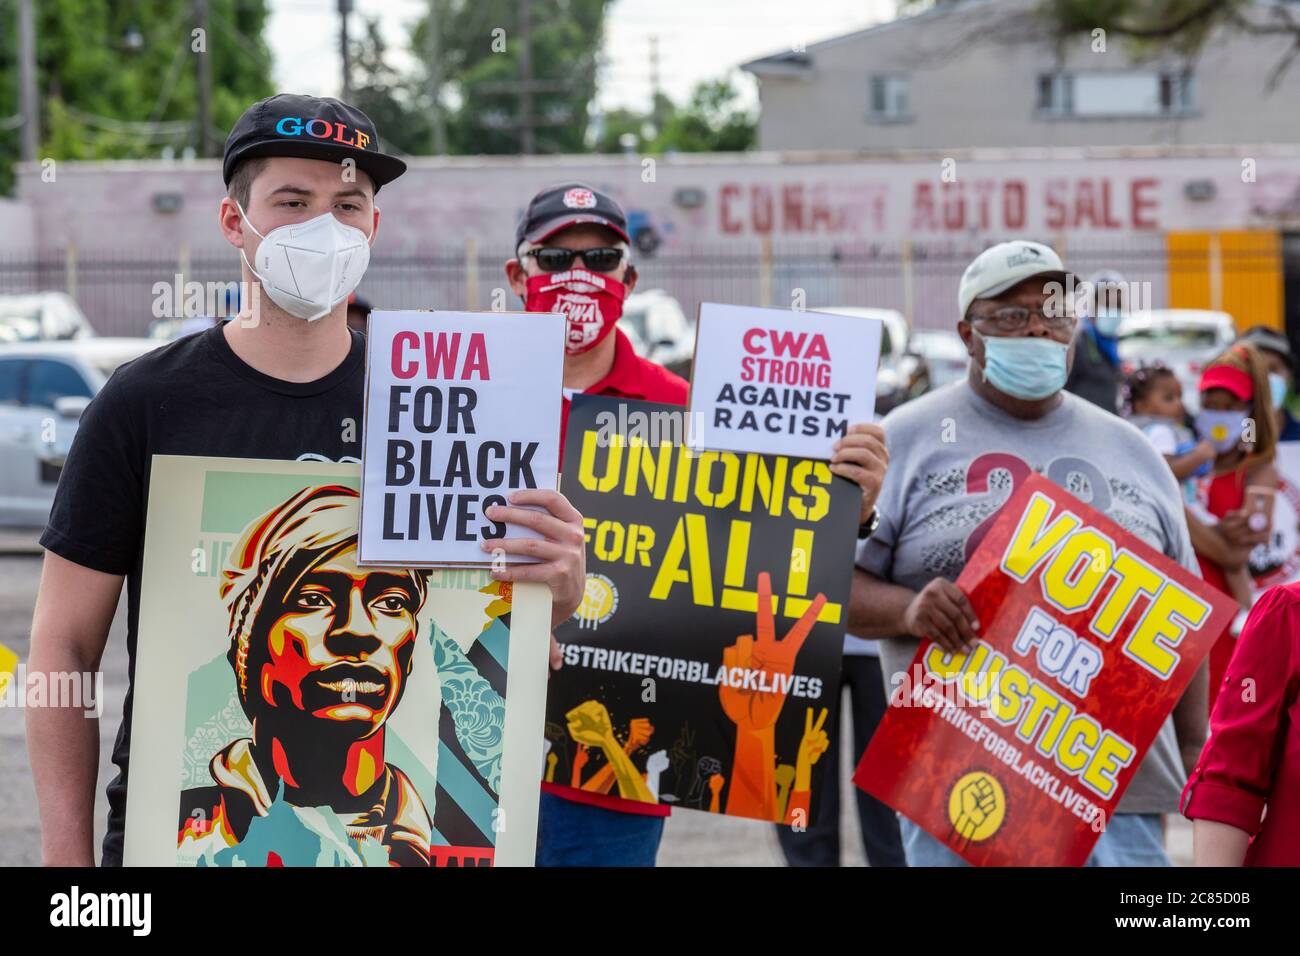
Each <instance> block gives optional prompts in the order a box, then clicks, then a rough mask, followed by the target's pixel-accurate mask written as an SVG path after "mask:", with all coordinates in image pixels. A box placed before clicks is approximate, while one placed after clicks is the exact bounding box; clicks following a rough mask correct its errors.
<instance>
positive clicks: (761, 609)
mask: <svg viewBox="0 0 1300 956" xmlns="http://www.w3.org/2000/svg"><path fill="white" fill-rule="evenodd" d="M825 603H826V595H824V594H818V595H817V597H815V598H814V599H813V601H812V603H811V604H810V605H808V609H807V610H805V611H804V612H803V615H802V616H801V617H800V618H799V620H797V621H796V622H795V623H794V625H793V626H792V627H791V628H790V630H789V632H788V633H787V634H786V636H785V639H784V640H780V641H778V640H777V639H776V624H775V622H774V620H773V615H772V578H771V576H770V575H769V574H768V573H767V572H766V571H764V572H763V573H761V574H760V575H759V576H758V621H757V623H758V627H757V631H758V639H757V640H755V639H754V638H753V637H752V636H751V635H749V634H742V635H740V637H738V638H736V643H735V644H733V645H732V646H731V647H728V648H724V649H723V651H722V665H723V666H724V667H726V668H727V670H728V673H730V670H731V668H733V667H739V668H741V669H742V670H750V669H752V670H759V671H763V672H765V673H766V674H767V675H768V681H767V683H768V684H769V686H770V685H771V684H772V683H773V678H774V676H775V675H777V674H790V673H792V672H793V671H794V660H795V658H796V657H797V656H798V654H799V649H800V648H801V647H803V642H804V641H805V640H807V639H808V634H809V632H811V631H812V626H813V624H814V623H816V621H817V615H818V614H820V613H821V610H822V606H823V605H825ZM718 696H719V697H720V698H721V701H722V709H723V710H724V711H725V712H726V714H727V716H728V717H729V718H731V720H732V721H733V722H735V724H736V727H737V729H738V730H743V731H751V732H752V731H755V730H763V729H766V728H768V727H770V726H772V725H773V724H774V723H776V718H777V717H779V716H780V714H781V707H782V706H783V705H784V704H785V697H786V695H785V693H783V692H777V691H761V690H746V689H744V688H743V687H732V686H730V685H729V684H719V685H718Z"/></svg>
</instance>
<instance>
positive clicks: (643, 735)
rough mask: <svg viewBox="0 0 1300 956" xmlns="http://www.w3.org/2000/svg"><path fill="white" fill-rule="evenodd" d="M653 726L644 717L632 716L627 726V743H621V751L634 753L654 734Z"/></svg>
mask: <svg viewBox="0 0 1300 956" xmlns="http://www.w3.org/2000/svg"><path fill="white" fill-rule="evenodd" d="M654 732H655V728H654V725H653V724H652V723H650V721H649V719H648V718H646V717H633V718H632V720H631V722H630V723H629V724H628V728H627V743H625V744H624V745H623V752H624V753H626V754H634V753H636V752H637V751H638V750H640V749H641V748H642V747H644V746H645V745H646V744H648V743H649V742H650V738H651V737H652V736H654Z"/></svg>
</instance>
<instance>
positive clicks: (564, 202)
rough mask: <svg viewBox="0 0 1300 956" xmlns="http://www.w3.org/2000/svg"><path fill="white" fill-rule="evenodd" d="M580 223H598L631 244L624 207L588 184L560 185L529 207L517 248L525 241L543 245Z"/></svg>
mask: <svg viewBox="0 0 1300 956" xmlns="http://www.w3.org/2000/svg"><path fill="white" fill-rule="evenodd" d="M580 222H594V223H597V224H599V225H602V226H608V227H609V228H610V229H613V230H614V231H615V232H616V233H618V234H619V235H620V236H621V237H622V238H623V241H624V242H631V241H632V240H631V238H630V237H629V236H628V234H627V216H626V215H625V214H624V212H623V207H622V206H620V205H619V204H618V203H616V202H615V201H614V200H613V199H611V198H610V197H609V196H606V195H605V194H604V193H602V192H599V191H597V190H595V189H592V188H591V187H590V186H587V185H585V184H584V183H560V184H559V185H558V186H547V187H546V188H545V189H543V190H542V191H541V192H539V193H538V194H537V195H536V196H534V197H533V199H532V202H530V203H529V204H528V208H527V209H526V210H524V218H523V219H521V220H519V228H518V229H516V230H515V245H516V246H518V245H519V243H521V242H523V241H524V240H525V239H526V240H528V241H529V242H542V241H544V240H545V239H546V238H547V237H548V236H553V235H555V233H557V232H559V231H560V230H561V229H565V228H567V227H569V226H572V225H575V224H577V223H580Z"/></svg>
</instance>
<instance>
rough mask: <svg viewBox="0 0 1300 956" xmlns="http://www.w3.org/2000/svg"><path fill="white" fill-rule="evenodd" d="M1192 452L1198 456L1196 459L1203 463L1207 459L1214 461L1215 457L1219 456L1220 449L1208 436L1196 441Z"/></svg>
mask: <svg viewBox="0 0 1300 956" xmlns="http://www.w3.org/2000/svg"><path fill="white" fill-rule="evenodd" d="M1192 454H1193V455H1195V456H1196V461H1198V462H1199V463H1200V464H1202V465H1203V464H1205V463H1206V462H1207V461H1214V459H1216V458H1218V457H1219V449H1217V448H1215V447H1214V442H1212V441H1210V440H1209V439H1208V438H1202V439H1201V440H1200V441H1198V442H1197V443H1196V447H1195V448H1193V449H1192Z"/></svg>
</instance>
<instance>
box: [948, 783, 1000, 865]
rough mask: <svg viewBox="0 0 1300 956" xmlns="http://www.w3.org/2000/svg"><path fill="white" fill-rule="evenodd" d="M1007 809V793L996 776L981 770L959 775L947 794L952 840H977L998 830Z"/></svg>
mask: <svg viewBox="0 0 1300 956" xmlns="http://www.w3.org/2000/svg"><path fill="white" fill-rule="evenodd" d="M1006 812H1007V795H1006V793H1005V792H1003V790H1002V784H1000V783H998V781H997V778H996V777H994V776H993V775H991V774H987V773H985V772H984V771H982V770H977V771H975V772H974V773H968V774H966V775H965V776H963V777H961V778H960V779H959V780H958V781H957V782H956V783H955V784H954V785H953V788H952V791H951V792H950V793H949V794H948V820H949V821H950V822H951V823H952V829H953V835H954V837H955V838H956V842H957V843H958V844H959V845H961V846H965V845H966V844H968V843H979V842H980V841H982V840H987V839H988V838H989V837H991V836H992V835H993V834H995V833H997V832H998V828H999V827H1000V826H1002V818H1003V817H1005V816H1006Z"/></svg>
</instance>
